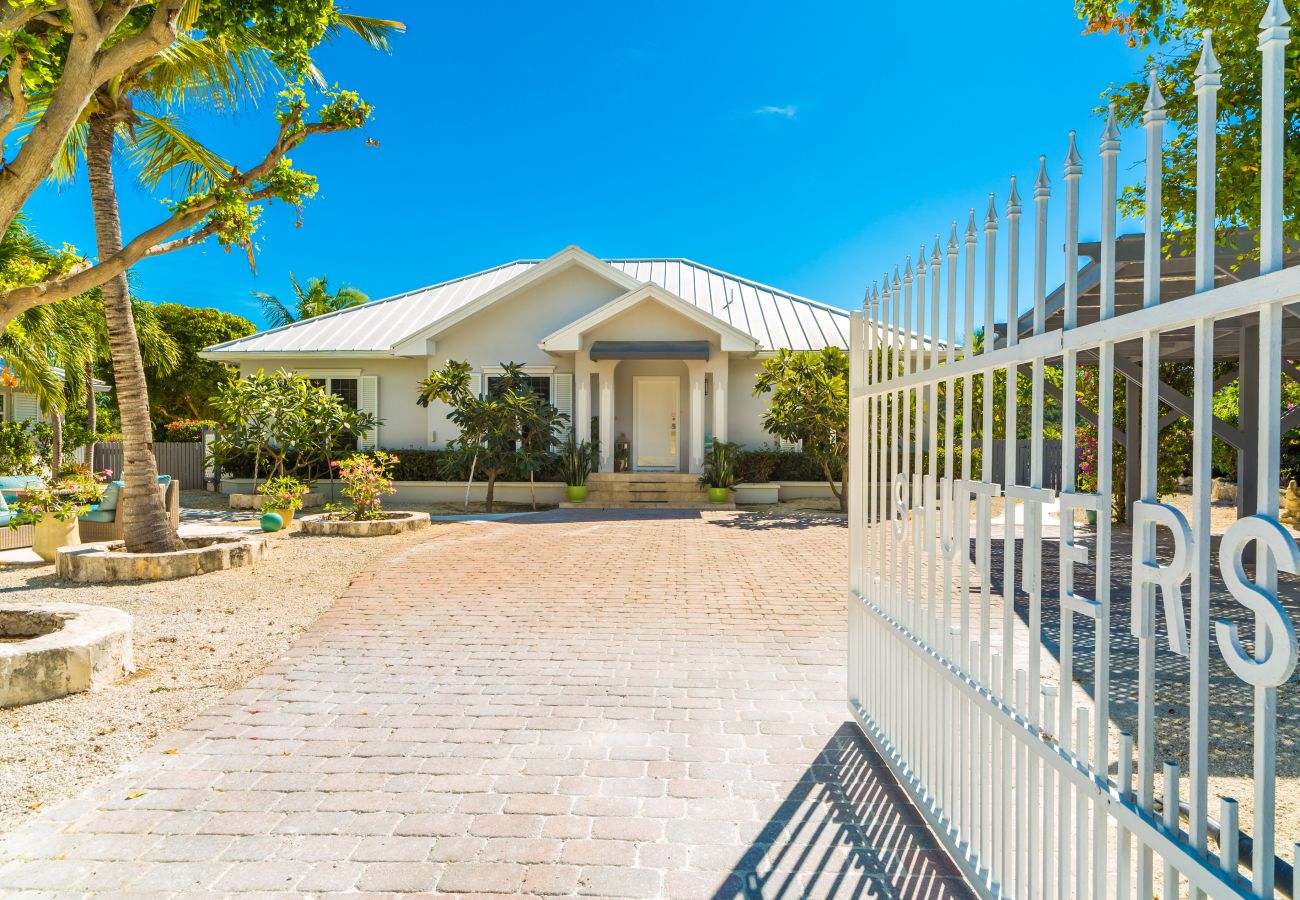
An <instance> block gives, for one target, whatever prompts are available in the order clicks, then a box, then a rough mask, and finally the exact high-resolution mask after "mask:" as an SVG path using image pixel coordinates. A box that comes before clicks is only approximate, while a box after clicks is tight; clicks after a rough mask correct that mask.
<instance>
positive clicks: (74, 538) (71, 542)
mask: <svg viewBox="0 0 1300 900" xmlns="http://www.w3.org/2000/svg"><path fill="white" fill-rule="evenodd" d="M32 528H33V531H34V533H33V535H32V550H33V551H34V552H35V553H36V555H37V556H39V557H40V558H41V559H43V560H45V561H46V562H54V552H55V551H56V550H58V549H59V548H60V547H72V546H75V545H77V544H80V543H81V536H80V535H79V534H78V533H77V520H76V519H75V518H72V519H68V521H66V522H60V521H59V520H58V519H56V518H54V517H53V516H46V517H45V518H43V519H41V520H40V521H39V522H37V523H36V524H35V525H34V526H32Z"/></svg>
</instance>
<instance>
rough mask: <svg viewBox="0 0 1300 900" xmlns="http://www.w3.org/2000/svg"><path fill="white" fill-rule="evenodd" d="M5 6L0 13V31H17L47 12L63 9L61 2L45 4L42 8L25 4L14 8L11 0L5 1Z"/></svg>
mask: <svg viewBox="0 0 1300 900" xmlns="http://www.w3.org/2000/svg"><path fill="white" fill-rule="evenodd" d="M5 6H6V7H7V9H6V11H5V12H4V13H0V33H3V32H10V31H17V30H18V29H20V28H23V27H25V26H26V25H27V24H28V23H29V22H31V21H32V20H33V19H39V18H41V17H43V16H45V15H46V14H47V13H51V12H54V11H56V10H60V9H63V8H64V6H63V4H62V3H56V4H54V5H53V6H47V7H45V8H44V9H41V8H40V7H36V6H25V7H22V8H20V9H14V6H13V3H12V0H10V2H7V3H5Z"/></svg>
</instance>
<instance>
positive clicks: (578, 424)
mask: <svg viewBox="0 0 1300 900" xmlns="http://www.w3.org/2000/svg"><path fill="white" fill-rule="evenodd" d="M573 436H574V438H575V439H576V440H577V441H578V442H579V443H582V442H583V441H590V440H591V357H590V355H589V354H588V352H587V351H586V350H579V351H578V352H577V353H574V354H573Z"/></svg>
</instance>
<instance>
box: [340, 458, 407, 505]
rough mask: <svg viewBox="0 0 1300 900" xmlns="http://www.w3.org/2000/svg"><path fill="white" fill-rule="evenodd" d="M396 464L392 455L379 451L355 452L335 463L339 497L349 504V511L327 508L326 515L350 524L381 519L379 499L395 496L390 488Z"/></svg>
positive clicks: (381, 501)
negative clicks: (339, 482)
mask: <svg viewBox="0 0 1300 900" xmlns="http://www.w3.org/2000/svg"><path fill="white" fill-rule="evenodd" d="M397 463H398V458H397V457H396V456H394V455H393V454H391V453H385V452H384V451H382V450H380V451H379V452H377V453H373V454H368V453H356V454H354V455H352V456H349V457H348V458H347V459H345V460H343V461H342V462H340V463H337V464H336V465H337V468H338V473H339V480H340V481H342V482H343V496H344V497H347V498H348V499H349V500H351V501H352V508H351V509H331V510H329V511H330V513H331V514H332V515H333V516H334V517H335V518H338V519H345V520H349V521H352V522H366V521H369V520H371V519H381V518H383V517H384V511H383V498H384V497H385V496H386V495H388V494H395V493H397V488H396V487H394V486H393V467H394V466H395V465H397Z"/></svg>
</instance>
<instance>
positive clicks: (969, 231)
mask: <svg viewBox="0 0 1300 900" xmlns="http://www.w3.org/2000/svg"><path fill="white" fill-rule="evenodd" d="M978 239H979V231H977V230H976V229H975V207H973V206H972V207H971V208H970V222H969V223H968V224H967V225H966V243H968V244H973V243H975V241H976V240H978Z"/></svg>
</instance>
